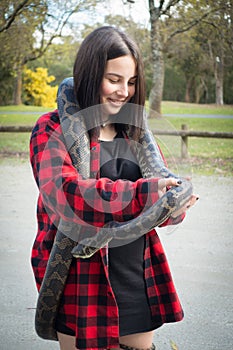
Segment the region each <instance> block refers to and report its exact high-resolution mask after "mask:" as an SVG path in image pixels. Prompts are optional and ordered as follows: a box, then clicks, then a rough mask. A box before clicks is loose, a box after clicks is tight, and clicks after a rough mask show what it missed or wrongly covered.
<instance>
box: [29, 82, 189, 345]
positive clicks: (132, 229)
mask: <svg viewBox="0 0 233 350" xmlns="http://www.w3.org/2000/svg"><path fill="white" fill-rule="evenodd" d="M58 110H59V117H60V122H61V126H62V131H63V135H64V138H65V142H66V147H67V149H68V150H69V154H70V156H71V158H72V161H73V164H74V166H75V167H76V168H77V170H78V172H79V173H80V174H81V175H82V176H83V178H86V179H87V178H90V177H91V175H92V174H91V173H90V144H89V136H88V132H87V130H90V129H91V128H93V118H91V120H90V121H89V122H88V119H87V116H85V112H83V111H79V109H78V106H77V104H76V103H75V96H74V89H73V79H72V78H67V79H65V80H64V81H63V83H62V84H61V85H60V88H59V91H58ZM87 113H88V114H92V113H90V110H88V111H87ZM95 114H97V115H99V113H98V111H97V113H96V110H95ZM88 123H90V124H89V125H88ZM96 123H97V124H95V125H94V126H96V125H100V123H99V124H98V121H97V122H96ZM127 133H128V135H130V126H129V128H128V131H127ZM131 146H132V149H133V151H134V154H135V155H136V158H137V161H138V164H139V167H140V169H141V173H142V176H143V177H144V178H150V177H160V178H168V177H175V178H177V176H176V175H174V174H172V173H171V172H170V171H169V170H168V169H167V168H166V167H165V165H164V162H163V160H162V158H161V155H160V152H159V149H158V146H157V144H156V142H155V140H154V138H153V135H152V134H151V133H150V132H149V130H148V129H147V128H145V129H144V130H143V131H142V132H141V136H140V140H139V142H133V143H132V145H131ZM192 191H193V189H192V184H191V182H190V181H187V180H185V179H182V184H181V185H180V186H176V187H171V188H170V189H169V190H168V191H167V192H166V193H165V194H164V195H163V196H162V197H161V198H160V199H159V200H158V201H157V202H156V203H154V204H153V205H152V206H151V207H149V209H146V210H144V211H142V213H141V214H140V215H139V216H138V217H137V218H134V219H132V220H130V221H127V222H123V223H122V222H121V223H119V222H110V223H108V224H106V225H105V226H104V227H102V228H96V227H90V226H88V230H87V226H85V225H77V224H74V223H69V222H66V221H64V220H62V219H61V220H60V223H59V226H58V231H57V234H56V239H55V242H54V244H53V248H52V250H51V253H50V258H49V261H48V264H47V268H46V272H45V276H44V279H43V283H42V286H41V289H40V292H39V297H38V301H37V308H36V316H35V328H36V331H37V334H38V335H39V336H40V337H42V338H44V339H50V340H57V333H56V330H55V320H56V314H57V311H58V308H59V303H60V299H61V295H62V293H63V290H64V286H65V283H66V278H67V275H68V273H69V267H70V264H71V261H72V259H73V257H75V258H90V257H91V256H92V255H93V254H94V253H95V252H96V251H97V250H99V249H100V248H102V247H104V246H106V245H107V244H109V245H110V246H111V241H114V242H117V241H118V240H119V241H120V240H125V241H126V242H127V240H128V241H132V240H134V239H136V238H138V237H140V236H142V235H144V234H146V233H147V232H149V231H150V230H151V229H153V228H154V227H156V226H158V225H160V224H161V223H163V222H164V221H165V220H166V219H167V218H168V217H170V216H171V214H172V213H173V212H174V211H176V210H178V209H179V208H181V207H183V206H184V205H185V203H186V202H187V201H188V200H189V199H190V196H191V195H192ZM87 231H88V237H86V236H87ZM74 237H75V238H74ZM77 237H85V238H82V239H81V241H80V240H79V239H77ZM72 238H73V239H72ZM77 242H78V243H77Z"/></svg>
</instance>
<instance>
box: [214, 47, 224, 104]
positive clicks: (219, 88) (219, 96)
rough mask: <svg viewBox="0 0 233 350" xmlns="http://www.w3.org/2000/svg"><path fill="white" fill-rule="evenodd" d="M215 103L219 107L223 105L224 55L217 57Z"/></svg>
mask: <svg viewBox="0 0 233 350" xmlns="http://www.w3.org/2000/svg"><path fill="white" fill-rule="evenodd" d="M214 75H215V101H216V104H217V105H221V106H222V105H223V104H224V102H223V75H224V68H223V54H222V55H221V57H216V64H215V72H214Z"/></svg>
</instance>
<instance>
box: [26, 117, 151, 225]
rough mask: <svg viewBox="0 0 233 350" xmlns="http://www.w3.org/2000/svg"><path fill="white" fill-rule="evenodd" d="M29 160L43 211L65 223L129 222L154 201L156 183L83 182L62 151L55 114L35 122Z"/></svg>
mask: <svg viewBox="0 0 233 350" xmlns="http://www.w3.org/2000/svg"><path fill="white" fill-rule="evenodd" d="M30 157H31V163H32V167H33V172H34V176H35V179H36V182H37V184H38V187H39V190H40V193H41V196H42V199H43V203H44V205H45V207H46V209H48V212H53V213H55V214H56V215H57V216H59V217H61V218H62V219H63V220H65V221H72V222H75V223H83V222H85V223H87V224H90V225H95V226H98V227H101V226H103V225H104V224H105V223H107V222H109V221H113V220H114V221H121V222H122V221H127V220H129V219H132V218H134V217H136V216H137V215H139V213H140V212H141V211H142V210H143V209H144V208H147V207H148V208H149V207H150V206H151V204H152V203H154V202H156V201H157V200H158V179H139V180H138V181H136V182H131V181H125V180H117V181H111V180H110V179H107V178H100V179H83V177H82V176H81V174H79V173H78V172H77V170H76V168H75V167H74V166H73V164H72V161H71V158H70V156H69V153H68V151H67V149H66V147H65V143H64V139H63V135H62V132H61V127H60V125H59V123H58V121H57V112H53V113H48V114H46V115H44V116H42V117H41V119H39V121H38V123H37V124H36V126H35V128H34V130H33V132H32V135H31V140H30Z"/></svg>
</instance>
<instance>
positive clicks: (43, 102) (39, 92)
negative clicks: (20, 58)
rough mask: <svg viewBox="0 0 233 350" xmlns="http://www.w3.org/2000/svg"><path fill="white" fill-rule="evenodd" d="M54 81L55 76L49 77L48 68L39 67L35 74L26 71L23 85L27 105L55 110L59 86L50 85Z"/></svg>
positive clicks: (29, 70) (28, 70)
mask: <svg viewBox="0 0 233 350" xmlns="http://www.w3.org/2000/svg"><path fill="white" fill-rule="evenodd" d="M54 80H55V77H54V76H53V75H50V76H48V69H47V68H41V67H38V68H36V70H35V72H34V71H32V70H31V69H25V70H24V83H23V88H24V101H25V103H26V104H30V105H34V106H43V107H49V108H55V107H56V97H57V89H58V86H57V85H56V86H50V85H49V84H50V83H51V82H52V81H54Z"/></svg>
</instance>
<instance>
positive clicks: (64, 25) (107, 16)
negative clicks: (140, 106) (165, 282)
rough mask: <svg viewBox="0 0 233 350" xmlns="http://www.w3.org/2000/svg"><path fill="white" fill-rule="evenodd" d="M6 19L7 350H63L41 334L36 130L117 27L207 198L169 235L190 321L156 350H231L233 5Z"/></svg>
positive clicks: (172, 0)
mask: <svg viewBox="0 0 233 350" xmlns="http://www.w3.org/2000/svg"><path fill="white" fill-rule="evenodd" d="M0 14H1V16H0V82H1V84H0V169H1V171H0V176H1V181H0V185H1V186H0V187H1V188H0V196H1V201H0V231H1V235H0V256H1V259H0V260H1V263H0V267H1V269H0V275H1V281H2V283H1V286H0V294H1V297H0V300H1V311H2V313H1V317H0V337H1V339H2V342H1V346H0V347H1V349H3V350H9V349H10V350H16V349H17V350H25V349H32V348H33V349H35V350H39V349H40V350H42V349H46V350H47V349H48V348H49V349H51V350H52V349H57V347H58V345H57V344H56V343H53V342H49V343H48V342H45V341H42V340H41V339H39V337H38V336H37V335H36V334H35V331H34V311H35V310H34V309H35V305H36V298H37V291H36V289H35V286H34V281H33V276H32V272H31V268H30V250H31V246H32V242H33V240H34V238H35V234H36V221H35V218H36V215H35V210H36V209H35V208H36V198H37V188H36V184H35V182H34V180H33V177H32V172H31V169H30V164H29V139H30V131H31V129H32V127H33V125H34V124H35V122H36V120H37V119H38V118H39V116H40V115H41V114H43V113H45V112H47V111H50V110H53V109H54V108H56V93H57V88H58V86H59V84H60V83H61V81H62V80H63V79H64V78H66V77H68V76H72V73H73V63H74V60H75V56H76V53H77V51H78V48H79V46H80V43H81V42H82V40H83V38H84V37H85V36H86V35H87V34H88V33H89V32H91V31H92V30H93V29H94V28H96V27H99V26H102V25H113V26H117V27H120V28H121V29H122V30H124V31H126V32H127V33H129V35H131V36H132V37H133V38H134V39H135V41H136V42H137V43H138V45H139V47H140V49H141V52H142V56H143V60H144V65H145V76H146V87H147V105H146V106H147V108H148V110H149V112H150V113H149V119H148V123H149V127H150V128H151V130H155V133H154V134H155V136H156V139H157V141H158V142H159V144H160V146H161V148H162V151H163V153H164V155H165V157H166V159H167V161H168V166H169V168H170V169H171V170H174V172H175V173H176V174H178V173H182V175H183V174H184V175H186V174H187V175H194V176H193V183H194V186H195V191H196V193H198V194H199V195H200V201H199V202H200V203H198V205H197V206H195V208H193V209H192V212H190V215H188V217H187V219H186V221H185V223H184V226H183V227H181V228H179V230H177V231H176V235H175V236H174V235H171V234H169V233H167V234H166V233H165V234H162V232H161V239H162V240H163V244H164V245H165V249H166V251H167V252H168V256H169V257H170V258H171V262H170V264H171V268H172V271H174V276H175V280H176V284H177V287H178V290H179V294H180V295H181V299H182V304H183V305H184V308H185V314H186V316H185V320H184V321H183V322H182V323H180V324H179V325H178V326H177V325H176V326H167V327H164V328H162V329H161V330H159V332H156V333H155V339H154V340H155V343H156V346H157V347H158V349H163V350H164V349H172V350H178V349H179V350H200V349H202V350H223V349H224V350H231V349H232V300H233V299H232V297H231V296H232V266H233V264H232V247H233V242H232V234H231V231H232V205H233V203H232V198H233V193H232V189H233V186H232V184H233V177H232V171H233V141H232V140H233V59H232V58H233V57H232V56H233V25H232V23H233V0H208V1H204V0H190V1H186V0H108V1H102V0H70V1H64V0H56V1H52V0H34V1H33V0H13V1H12V0H1V1H0ZM182 125H186V127H187V129H188V130H187V132H190V134H192V136H188V138H186V139H185V140H184V137H181V134H180V130H181V128H182ZM19 131H20V132H19ZM161 131H166V132H167V134H161V133H160V132H161ZM169 133H170V134H173V135H169ZM204 135H205V136H204ZM184 141H185V142H186V144H185V146H186V147H187V150H188V155H186V156H185V157H184V154H183V156H182V150H184V149H183V145H184ZM22 282H23V283H22Z"/></svg>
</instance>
